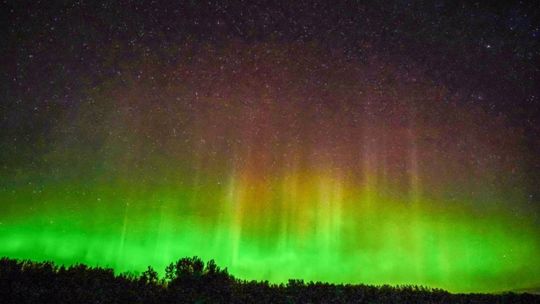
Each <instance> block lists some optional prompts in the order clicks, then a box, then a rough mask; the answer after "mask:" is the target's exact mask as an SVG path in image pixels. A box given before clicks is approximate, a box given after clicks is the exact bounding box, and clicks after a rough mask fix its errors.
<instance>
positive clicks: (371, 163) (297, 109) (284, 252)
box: [0, 45, 540, 292]
mask: <svg viewBox="0 0 540 304" xmlns="http://www.w3.org/2000/svg"><path fill="white" fill-rule="evenodd" d="M238 49H239V50H240V51H237V50H238ZM231 50H232V51H231ZM210 51H211V54H212V56H210V55H208V54H207V53H205V52H204V51H200V50H199V52H200V53H201V54H200V55H199V56H200V58H211V59H209V60H207V61H204V60H202V61H197V60H190V61H188V62H185V63H181V64H179V67H177V68H175V69H172V70H173V72H171V73H172V74H174V75H181V77H179V78H180V79H182V81H177V80H172V81H164V82H163V83H158V84H157V86H158V87H159V89H158V90H155V88H154V86H156V84H155V83H154V78H152V79H150V78H147V79H142V80H133V79H132V80H130V81H132V82H128V84H127V85H126V84H125V83H124V84H122V85H119V84H118V83H115V82H113V81H111V83H108V84H104V85H103V86H102V87H100V88H99V90H97V91H98V93H92V94H90V95H91V97H89V102H88V103H87V104H83V105H81V106H80V107H79V108H77V109H74V110H71V111H68V112H67V113H66V114H65V115H64V117H65V118H64V120H61V121H59V122H57V124H56V125H55V126H53V128H52V131H51V133H50V134H49V135H47V136H46V138H45V137H44V138H43V141H44V142H47V144H46V146H47V149H46V152H44V153H42V154H41V155H39V156H38V157H37V158H38V159H40V161H41V163H39V166H38V165H36V166H34V167H25V166H23V165H18V166H15V167H14V168H11V171H9V172H6V173H3V174H2V175H1V176H2V184H1V185H2V187H1V188H0V201H1V204H0V205H1V206H2V212H1V213H0V244H1V245H0V255H1V256H9V257H14V258H30V259H36V260H54V261H56V262H59V263H66V264H74V263H87V264H90V265H101V266H109V267H113V268H114V269H115V270H117V271H121V272H122V271H142V270H144V269H145V268H146V267H147V266H148V265H152V266H153V267H155V268H156V269H158V270H163V269H164V267H165V266H166V265H167V264H168V263H170V262H173V261H175V260H177V259H178V258H180V257H185V256H193V255H197V256H200V257H202V258H204V259H215V260H216V262H217V263H218V264H219V265H222V266H224V267H228V268H229V271H230V272H231V273H232V274H233V275H235V276H237V277H239V278H243V279H258V280H269V281H271V282H284V281H286V280H288V279H290V278H301V279H304V280H320V281H329V282H336V283H337V282H339V283H366V284H421V285H428V286H431V287H440V288H445V289H448V290H450V291H454V292H462V291H475V292H478V291H484V292H493V291H501V290H510V289H517V288H525V287H530V286H535V285H536V284H538V283H539V282H540V264H538V263H537V262H535V261H537V260H539V259H540V238H539V235H540V231H539V229H538V225H537V223H535V222H534V219H533V217H532V216H530V214H529V212H530V211H531V210H530V209H528V208H527V207H526V201H527V196H526V194H525V193H526V191H525V189H524V187H525V186H523V185H524V183H523V175H522V173H523V171H524V170H525V168H524V166H523V160H522V155H523V153H522V152H521V151H522V150H520V149H522V148H521V143H520V137H519V136H517V135H516V133H515V132H514V131H513V130H511V129H510V128H508V127H507V126H506V125H505V122H504V121H503V120H501V119H499V118H493V117H490V116H489V115H487V114H485V113H484V112H482V111H481V110H478V109H474V108H473V109H466V110H463V109H461V108H460V107H456V106H454V105H452V104H443V103H442V102H441V100H442V99H443V97H444V96H445V95H444V94H445V92H446V91H445V90H444V88H440V87H435V86H434V85H433V84H432V83H430V82H429V81H422V79H421V77H420V76H421V75H420V76H419V77H418V78H417V79H415V80H414V81H410V82H407V81H406V80H403V79H401V80H399V79H398V80H396V79H393V78H392V77H394V74H395V73H392V71H394V70H393V67H391V66H389V65H384V64H381V63H380V62H373V63H370V64H368V65H366V64H360V63H358V64H356V65H353V64H351V63H348V65H346V66H350V68H346V69H345V68H343V66H345V65H344V64H343V62H342V61H340V58H337V59H336V58H334V57H335V55H324V54H323V55H321V54H320V52H318V51H313V50H310V49H307V50H306V49H305V48H300V49H297V48H296V47H294V46H293V47H291V46H289V47H288V49H287V48H285V49H284V48H283V46H279V47H275V46H271V45H270V46H269V45H265V46H263V47H260V46H255V47H251V46H234V47H231V49H226V48H225V49H224V50H218V51H217V52H222V53H220V56H217V55H216V54H215V53H216V50H210ZM210 51H208V52H210ZM237 52H241V53H240V54H238V53H237ZM242 52H243V53H242ZM257 53H258V54H263V55H261V56H260V57H256V56H254V55H253V54H257ZM295 53H299V54H301V55H302V56H301V58H304V60H305V62H304V61H303V62H298V61H297V60H295V59H294V58H300V56H296V57H295V56H291V54H295ZM248 54H249V55H248ZM180 57H181V56H180ZM186 58H187V56H186ZM216 58H220V59H216ZM231 58H233V59H234V58H251V59H252V58H258V59H253V62H247V63H243V64H238V63H237V62H236V61H234V60H230V59H231ZM291 58H293V59H291ZM306 58H307V59H306ZM213 60H215V61H219V60H221V61H220V62H217V63H216V62H214V61H213ZM201 62H202V63H201ZM275 62H280V63H279V64H276V63H275ZM313 62H319V63H325V64H324V65H323V64H313ZM141 65H142V66H143V67H144V66H145V65H144V64H141ZM149 66H150V67H149V68H148V67H147V69H148V71H145V73H144V75H160V73H161V72H162V69H163V68H157V67H154V66H152V65H151V64H149ZM254 66H258V67H263V68H262V69H263V70H264V69H265V67H266V72H265V73H263V74H261V72H260V70H261V68H256V69H255V68H254ZM308 66H309V69H308V68H307V67H308ZM312 66H321V67H324V68H320V69H321V70H320V71H313V68H312ZM289 67H294V68H291V69H288V68H289ZM165 70H166V72H167V71H168V70H169V69H165ZM230 71H235V72H234V73H232V72H230ZM175 73H176V74H175ZM212 73H214V74H215V75H219V77H218V76H216V77H215V78H212V79H209V78H208V76H207V75H210V74H212ZM125 74H128V73H127V72H126V73H125ZM214 74H212V75H214ZM186 75H187V76H186ZM312 75H317V76H316V77H315V76H312ZM321 75H322V76H321ZM373 75H375V76H373ZM182 77H183V78H182ZM314 77H315V78H314ZM369 77H372V78H373V77H375V79H378V80H377V81H373V80H369V79H368V78H369ZM169 78H173V77H172V76H171V77H169ZM319 78H322V79H323V81H322V82H325V83H327V86H325V87H324V88H321V87H320V86H319V85H318V84H319V83H320V82H321V81H320V79H319ZM387 78H392V79H393V81H383V80H388V79H387ZM299 79H300V80H303V79H308V81H305V82H304V81H299ZM359 79H360V80H359ZM366 79H367V80H366ZM374 82H377V83H384V84H383V85H382V84H380V85H378V86H375V87H374V85H373V83H374ZM231 84H235V86H231ZM276 88H279V89H276ZM381 92H383V93H381ZM309 94H311V95H309ZM308 95H309V96H311V97H309V96H308ZM149 99H152V100H153V101H152V102H149V101H148V100H149ZM179 100H180V101H182V102H179ZM246 100H248V101H246ZM283 100H286V101H287V102H286V103H284V102H283ZM328 100H348V102H346V103H342V104H339V103H338V104H337V105H336V104H335V103H330V102H329V101H328ZM351 100H352V101H351ZM188 101H189V102H188ZM441 117H443V118H441ZM479 126H482V128H479ZM485 130H488V131H487V132H486V131H485ZM4 147H7V144H6V145H4Z"/></svg>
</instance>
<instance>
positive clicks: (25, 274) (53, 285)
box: [0, 257, 540, 304]
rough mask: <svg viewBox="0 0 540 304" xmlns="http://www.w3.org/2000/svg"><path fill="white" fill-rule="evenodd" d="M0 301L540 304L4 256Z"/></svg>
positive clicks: (192, 268) (201, 267) (181, 264)
mask: <svg viewBox="0 0 540 304" xmlns="http://www.w3.org/2000/svg"><path fill="white" fill-rule="evenodd" d="M0 303H4V304H9V303H80V304H83V303H540V295H532V294H528V293H520V294H517V293H512V292H508V293H503V294H452V293H449V292H447V291H445V290H442V289H433V288H427V287H423V286H413V285H406V286H389V285H383V286H370V285H363V284H360V285H350V284H345V285H344V284H330V283H323V282H304V281H303V280H289V281H288V282H287V283H286V284H283V283H282V284H272V283H269V282H268V281H246V280H240V279H237V278H235V277H234V276H232V275H231V274H229V273H228V271H227V269H226V268H220V267H219V266H218V265H217V264H216V263H215V262H214V261H213V260H210V261H208V262H206V263H205V262H204V261H203V260H202V259H200V258H198V257H191V258H182V259H179V260H178V261H176V262H174V263H171V264H169V265H168V266H167V267H166V269H165V276H164V277H163V278H160V277H159V275H158V273H157V271H156V270H154V269H153V268H152V267H150V266H149V267H148V268H147V270H146V271H144V272H142V273H141V274H140V275H135V274H128V273H123V274H115V273H114V271H113V270H112V269H109V268H101V267H89V266H87V265H84V264H77V265H72V266H67V267H66V266H63V265H62V266H57V265H55V264H54V263H52V262H35V261H31V260H17V259H10V258H2V259H0Z"/></svg>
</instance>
